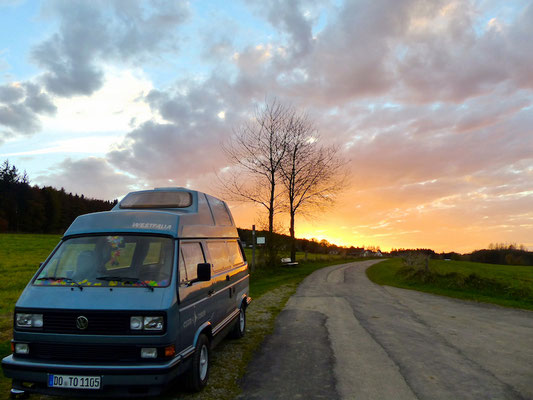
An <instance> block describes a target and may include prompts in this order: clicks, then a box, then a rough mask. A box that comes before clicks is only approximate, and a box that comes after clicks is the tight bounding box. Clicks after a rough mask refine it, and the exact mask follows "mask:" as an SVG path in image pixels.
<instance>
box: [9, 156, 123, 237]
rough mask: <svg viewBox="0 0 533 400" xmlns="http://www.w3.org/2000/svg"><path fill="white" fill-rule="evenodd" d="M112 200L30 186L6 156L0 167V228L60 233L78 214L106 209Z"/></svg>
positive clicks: (25, 176) (24, 176) (27, 180)
mask: <svg viewBox="0 0 533 400" xmlns="http://www.w3.org/2000/svg"><path fill="white" fill-rule="evenodd" d="M115 204H116V201H104V200H96V199H90V198H86V197H85V196H84V195H83V194H82V195H81V196H80V195H78V194H72V193H67V192H65V190H64V189H63V188H61V189H60V190H58V189H55V188H53V187H50V186H45V187H42V188H40V187H38V186H31V185H30V180H29V178H28V176H27V174H26V172H20V171H19V170H18V169H17V167H15V166H14V165H11V164H10V163H9V161H7V160H6V161H4V163H3V164H2V166H1V167H0V232H28V233H29V232H31V233H63V232H64V231H65V230H66V229H67V228H68V226H69V225H70V224H71V223H72V221H74V219H75V218H76V217H77V216H78V215H81V214H87V213H91V212H98V211H109V210H110V209H111V208H112V207H113V206H114V205H115Z"/></svg>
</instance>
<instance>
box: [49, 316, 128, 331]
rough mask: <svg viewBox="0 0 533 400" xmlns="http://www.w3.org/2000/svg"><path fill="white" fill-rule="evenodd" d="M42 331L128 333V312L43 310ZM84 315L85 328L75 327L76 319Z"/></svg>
mask: <svg viewBox="0 0 533 400" xmlns="http://www.w3.org/2000/svg"><path fill="white" fill-rule="evenodd" d="M43 314H44V315H43V319H44V324H43V332H47V333H76V334H79V335H128V334H131V333H132V332H131V331H130V314H122V313H116V312H105V311H98V312H94V311H67V312H44V313H43ZM80 316H84V317H85V318H87V320H88V322H89V323H88V326H87V328H86V329H79V328H78V327H76V319H77V318H78V317H80Z"/></svg>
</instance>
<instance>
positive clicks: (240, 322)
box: [231, 307, 246, 339]
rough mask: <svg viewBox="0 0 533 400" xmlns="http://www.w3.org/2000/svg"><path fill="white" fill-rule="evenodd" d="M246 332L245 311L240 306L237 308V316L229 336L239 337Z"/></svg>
mask: <svg viewBox="0 0 533 400" xmlns="http://www.w3.org/2000/svg"><path fill="white" fill-rule="evenodd" d="M245 332H246V311H245V309H244V307H241V308H240V310H239V318H238V319H237V323H236V324H235V327H234V328H233V331H232V332H231V337H232V338H234V339H240V338H242V337H243V336H244V334H245Z"/></svg>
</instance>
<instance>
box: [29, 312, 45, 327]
mask: <svg viewBox="0 0 533 400" xmlns="http://www.w3.org/2000/svg"><path fill="white" fill-rule="evenodd" d="M31 324H32V326H33V327H34V328H42V327H43V314H33V316H32V319H31Z"/></svg>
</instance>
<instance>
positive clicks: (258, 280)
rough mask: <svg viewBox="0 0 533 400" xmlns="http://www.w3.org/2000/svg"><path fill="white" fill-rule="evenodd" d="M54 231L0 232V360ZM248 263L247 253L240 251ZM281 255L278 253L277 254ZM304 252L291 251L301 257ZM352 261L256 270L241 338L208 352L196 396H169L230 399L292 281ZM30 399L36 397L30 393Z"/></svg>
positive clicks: (3, 383) (0, 389)
mask: <svg viewBox="0 0 533 400" xmlns="http://www.w3.org/2000/svg"><path fill="white" fill-rule="evenodd" d="M59 240H60V236H59V235H30V234H28V235H26V234H0V273H1V274H2V275H1V276H2V277H3V279H2V280H0V358H1V357H4V356H6V355H8V354H10V352H11V349H10V340H11V337H12V326H13V320H12V317H13V308H14V306H15V302H16V300H17V299H18V297H19V295H20V293H21V292H22V290H23V289H24V287H25V286H26V284H27V283H28V281H29V280H30V278H31V277H32V276H33V274H34V273H35V272H36V271H37V268H38V267H39V263H40V262H42V261H44V260H45V259H46V257H47V256H48V255H49V254H50V252H51V251H52V250H53V248H54V247H55V245H56V244H57V243H58V242H59ZM246 255H247V258H248V260H249V262H250V260H251V251H249V250H248V249H247V250H246ZM285 256H287V255H285V254H281V255H280V258H281V257H285ZM303 259H304V254H303V253H302V254H297V260H299V261H303ZM347 261H354V259H348V260H347V259H344V258H342V257H340V256H326V255H315V254H309V257H308V261H307V262H300V264H299V265H298V266H292V267H281V266H277V267H275V268H262V269H258V270H257V271H255V273H254V274H253V275H252V276H251V279H250V295H251V296H252V298H253V299H254V301H253V302H252V304H251V305H250V307H249V309H248V312H247V320H248V327H247V332H246V336H245V337H244V338H243V339H241V340H238V341H230V340H225V341H223V342H222V343H221V345H220V346H219V347H217V349H216V350H215V351H214V352H213V356H212V367H211V372H210V381H209V385H208V387H207V388H206V389H205V390H204V391H203V392H202V393H199V394H184V393H179V391H178V392H177V393H172V398H176V395H179V398H184V399H188V398H191V399H231V398H233V397H234V396H235V395H236V394H237V393H238V392H239V385H238V379H239V378H240V377H241V376H242V375H243V374H244V371H245V368H246V365H247V364H248V361H249V360H250V359H251V357H252V356H253V353H254V351H256V350H257V349H258V347H259V346H260V344H261V343H262V341H263V339H264V337H265V336H266V335H267V334H269V333H270V332H271V331H272V329H273V326H274V321H275V318H276V316H277V314H278V313H279V312H280V311H281V310H282V309H283V307H284V305H285V302H286V301H287V299H288V298H289V297H290V296H291V295H292V294H293V293H294V291H295V290H296V287H297V286H298V284H299V283H300V282H301V281H302V280H303V279H304V278H305V277H306V276H307V275H309V274H310V273H312V272H313V271H315V270H317V269H319V268H323V267H325V266H328V265H333V264H339V263H343V262H347ZM10 387H11V382H10V380H8V379H7V378H5V377H4V376H3V374H0V398H2V397H4V396H7V394H8V393H9V389H10ZM35 398H38V396H36V397H35Z"/></svg>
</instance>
